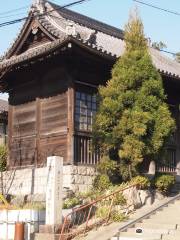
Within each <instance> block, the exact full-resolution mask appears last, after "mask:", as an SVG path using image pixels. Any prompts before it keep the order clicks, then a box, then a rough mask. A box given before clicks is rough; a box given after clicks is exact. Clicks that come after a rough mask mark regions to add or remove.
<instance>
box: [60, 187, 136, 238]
mask: <svg viewBox="0 0 180 240" xmlns="http://www.w3.org/2000/svg"><path fill="white" fill-rule="evenodd" d="M133 187H136V188H137V187H138V184H132V185H130V186H127V187H124V188H120V189H118V190H116V191H115V192H113V193H110V194H108V195H103V196H101V197H100V198H98V199H96V200H94V201H92V202H90V203H88V204H85V205H82V206H80V207H78V208H75V209H73V211H72V212H71V213H69V214H68V215H67V216H66V217H65V219H64V222H63V224H62V229H61V233H60V238H59V240H64V239H71V238H72V237H73V236H77V235H78V234H81V233H83V232H86V231H87V230H88V229H91V228H93V227H94V226H95V225H96V226H97V225H98V224H100V223H103V222H106V223H108V221H109V219H110V215H111V212H112V207H113V202H114V198H115V196H116V194H119V193H122V192H123V191H125V190H127V189H130V188H133ZM107 199H108V200H110V204H109V205H108V207H109V209H108V212H107V216H106V217H105V218H102V219H99V221H98V222H96V223H95V224H92V225H91V226H89V225H88V224H89V221H90V218H91V214H92V211H93V207H95V205H97V204H98V203H102V202H103V201H104V200H107ZM83 210H88V214H87V216H83V220H84V221H83V228H82V229H81V230H79V231H78V230H74V229H73V227H74V226H73V224H72V226H71V223H70V222H69V219H71V217H72V215H74V214H77V213H80V214H81V213H82V212H83ZM67 228H68V231H67V233H66V232H65V230H66V229H67ZM71 229H73V230H74V231H73V232H72V231H71Z"/></svg>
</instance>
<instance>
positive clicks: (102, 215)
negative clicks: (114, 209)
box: [96, 206, 109, 219]
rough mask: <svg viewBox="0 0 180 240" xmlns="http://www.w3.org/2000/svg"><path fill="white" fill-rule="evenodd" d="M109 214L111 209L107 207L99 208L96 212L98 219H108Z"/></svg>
mask: <svg viewBox="0 0 180 240" xmlns="http://www.w3.org/2000/svg"><path fill="white" fill-rule="evenodd" d="M108 213H109V209H108V207H107V206H101V207H98V208H97V210H96V217H98V218H102V219H103V218H106V217H107V216H108Z"/></svg>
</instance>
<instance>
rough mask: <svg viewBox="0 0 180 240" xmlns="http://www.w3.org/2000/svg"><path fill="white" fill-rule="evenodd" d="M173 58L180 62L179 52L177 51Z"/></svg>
mask: <svg viewBox="0 0 180 240" xmlns="http://www.w3.org/2000/svg"><path fill="white" fill-rule="evenodd" d="M175 60H176V61H177V62H178V63H180V52H177V53H176V55H175Z"/></svg>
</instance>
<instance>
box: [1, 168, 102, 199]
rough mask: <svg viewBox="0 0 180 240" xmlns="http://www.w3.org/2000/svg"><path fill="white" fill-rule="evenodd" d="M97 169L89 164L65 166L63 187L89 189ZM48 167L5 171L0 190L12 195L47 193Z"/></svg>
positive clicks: (76, 189) (74, 189)
mask: <svg viewBox="0 0 180 240" xmlns="http://www.w3.org/2000/svg"><path fill="white" fill-rule="evenodd" d="M96 174H97V173H96V169H95V168H94V167H88V166H74V165H67V166H63V187H64V188H68V189H70V190H73V191H80V192H83V191H88V190H89V189H90V187H91V186H92V181H93V179H94V176H95V175H96ZM47 177H48V169H47V168H46V167H45V168H36V169H21V170H12V171H7V172H4V173H3V176H2V178H1V179H3V181H2V180H1V179H0V188H1V189H0V190H1V192H2V187H3V193H5V194H11V195H31V194H45V193H46V186H47Z"/></svg>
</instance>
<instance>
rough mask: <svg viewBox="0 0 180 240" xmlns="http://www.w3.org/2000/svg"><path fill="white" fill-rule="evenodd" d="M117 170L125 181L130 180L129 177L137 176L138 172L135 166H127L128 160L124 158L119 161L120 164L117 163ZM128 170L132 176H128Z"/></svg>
mask: <svg viewBox="0 0 180 240" xmlns="http://www.w3.org/2000/svg"><path fill="white" fill-rule="evenodd" d="M130 169H131V170H130ZM118 171H119V174H120V176H121V178H122V180H123V181H125V182H126V181H129V180H131V177H134V176H137V175H138V173H139V171H138V167H137V166H133V165H131V166H129V162H128V161H125V160H121V161H120V164H119V165H118ZM130 172H131V175H132V176H130Z"/></svg>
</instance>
